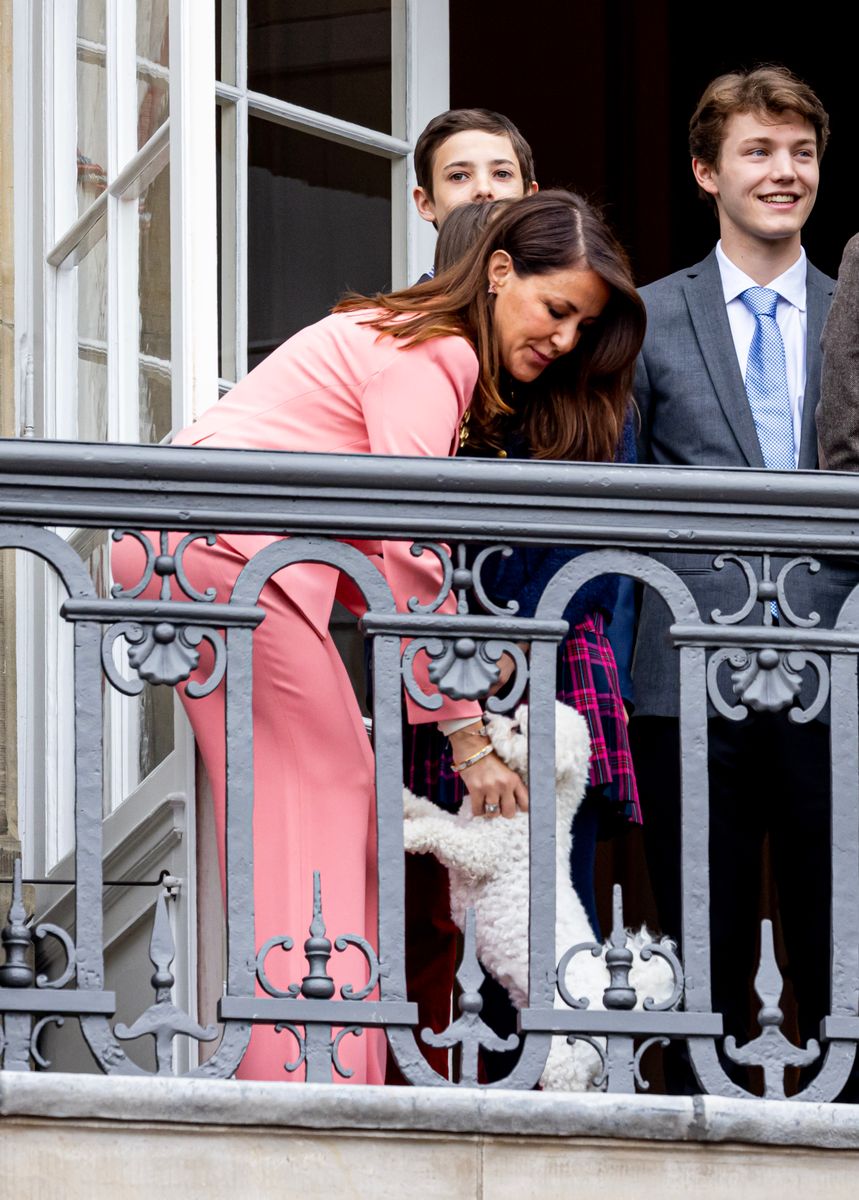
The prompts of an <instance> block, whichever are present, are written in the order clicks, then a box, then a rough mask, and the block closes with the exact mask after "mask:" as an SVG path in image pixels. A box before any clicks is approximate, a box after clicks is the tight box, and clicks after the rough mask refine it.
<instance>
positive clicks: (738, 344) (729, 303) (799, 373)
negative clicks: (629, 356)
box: [716, 242, 808, 462]
mask: <svg viewBox="0 0 859 1200" xmlns="http://www.w3.org/2000/svg"><path fill="white" fill-rule="evenodd" d="M716 261H717V262H718V264H719V274H720V275H721V277H722V291H723V293H724V296H725V305H726V307H727V310H728V321H729V322H730V325H731V336H732V337H733V339H734V349H735V350H736V352H737V361H738V362H739V364H740V371H741V372H742V376H743V382H745V379H746V365H747V363H748V360H749V348H750V346H751V344H752V337H753V336H754V332H755V324H756V321H755V317H754V314H753V313H752V312H751V311H750V310H749V309H748V308H747V307H746V305H745V304H744V303H743V301H742V300H741V299H740V296H741V294H742V293H743V292H744V291H745V290H746V288H750V287H760V286H761V285H760V284H759V283H756V282H755V280H754V279H751V278H750V277H749V276H748V275H747V274H746V273H745V271H741V270H740V268H739V267H738V266H736V265H735V264H734V263H732V262H731V260H730V259H729V258H728V256H727V255H726V254H725V252H724V250H723V249H722V243H721V242H718V243H717V245H716ZM806 273H807V259H806V257H805V251H804V250H803V249H802V248H800V251H799V258H798V259H797V260H796V262H795V263H794V264H793V266H792V267H788V269H787V270H786V271H785V272H784V273H783V274H781V275H779V276H778V278H777V279H773V281H772V282H771V283H768V284H767V285H766V286H767V287H768V288H771V289H772V290H773V291H774V292H778V305H777V307H776V313H775V319H776V321H777V323H778V327H779V329H780V330H781V336H782V341H783V342H784V354H785V361H786V365H787V386H788V391H789V392H790V409H791V413H792V415H793V453H794V462H799V442H800V438H801V436H802V405H803V400H804V398H805V344H806V329H807V324H808V318H807V314H806V308H805V280H806Z"/></svg>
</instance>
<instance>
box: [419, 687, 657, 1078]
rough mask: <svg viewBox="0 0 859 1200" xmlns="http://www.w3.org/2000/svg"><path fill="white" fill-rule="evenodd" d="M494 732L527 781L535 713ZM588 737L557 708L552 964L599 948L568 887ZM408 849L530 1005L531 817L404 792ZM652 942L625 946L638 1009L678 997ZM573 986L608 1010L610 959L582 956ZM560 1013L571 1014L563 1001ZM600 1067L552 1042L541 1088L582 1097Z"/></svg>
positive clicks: (579, 1051) (490, 964)
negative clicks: (444, 875)
mask: <svg viewBox="0 0 859 1200" xmlns="http://www.w3.org/2000/svg"><path fill="white" fill-rule="evenodd" d="M488 724H489V732H490V737H491V739H492V744H493V746H494V747H495V750H496V751H497V753H498V754H499V756H500V757H501V758H503V759H504V761H505V762H506V763H508V764H509V766H511V767H512V768H513V769H514V770H515V771H517V772H518V773H519V774H520V775H521V776H522V777H523V779H526V780H527V776H528V709H527V706H526V705H521V706H520V707H519V708H518V709H517V710H516V714H515V718H514V719H512V720H511V719H510V718H509V717H502V716H494V717H492V718H491V719H490V720H489V723H488ZM589 759H590V738H589V735H588V729H587V724H586V723H585V720H584V718H583V717H582V716H581V715H580V714H579V713H577V712H576V711H575V709H572V708H570V707H568V706H567V705H564V704H560V703H558V704H556V793H557V828H556V847H557V848H556V856H555V858H556V861H555V869H556V878H557V883H556V911H555V918H556V919H555V961H556V962H558V961H559V960H560V958H561V956H562V955H563V954H564V952H565V951H566V950H568V949H569V948H570V947H571V946H574V945H576V944H578V943H580V942H593V941H594V933H593V930H592V929H591V927H590V924H589V922H588V918H587V916H586V915H585V910H584V908H583V907H582V903H581V901H580V899H579V897H578V895H577V894H576V892H575V890H574V888H573V887H572V884H571V882H570V848H571V845H572V834H571V825H572V821H573V817H574V816H575V813H576V810H577V809H578V807H579V805H580V804H581V802H582V798H583V796H584V794H585V787H586V785H587V779H588V763H589ZM403 800H404V809H405V843H406V849H407V850H409V851H411V852H412V853H416V854H434V855H435V857H436V858H437V859H438V860H439V861H440V862H441V863H443V864H444V865H445V866H446V867H447V868H448V872H449V874H450V903H451V915H452V916H453V919H454V921H455V922H456V923H457V925H458V926H459V927H460V929H462V928H463V927H464V925H465V913H466V910H467V909H469V908H473V909H474V914H475V932H476V940H477V953H478V956H479V958H480V961H481V962H482V963H483V965H484V967H485V968H486V969H487V970H488V971H489V972H490V973H491V974H492V975H493V976H494V977H495V978H496V979H497V980H498V981H499V983H501V984H503V986H504V987H505V988H506V989H507V991H508V993H509V994H510V998H511V1000H512V1001H513V1003H514V1004H515V1005H516V1007H517V1008H524V1007H525V1006H526V1005H527V1003H528V893H529V889H528V874H529V871H528V817H527V815H526V814H525V813H518V814H517V815H516V816H515V817H513V818H512V819H510V820H506V819H504V818H500V817H499V818H495V819H493V820H487V819H486V818H484V817H473V816H472V812H471V804H470V801H469V800H468V799H466V800H465V802H464V803H463V805H462V809H461V811H460V812H459V813H458V814H456V815H454V814H452V813H448V812H445V811H443V810H442V809H440V808H437V807H436V806H435V805H434V804H430V803H429V801H427V800H422V799H419V798H418V797H417V796H414V795H413V794H412V793H411V792H409V791H408V790H406V791H405V792H404V797H403ZM650 941H651V939H650V937H649V935H648V934H647V932H646V931H645V930H642V931H641V932H640V933H638V934H635V935H630V936H629V937H628V939H627V945H628V946H629V948H630V949H632V950H633V953H634V956H635V964H634V966H633V968H632V970H631V972H630V986H632V987H635V988H636V990H637V991H638V1003H637V1005H636V1007H639V1008H640V1007H641V1004H642V1002H643V1000H644V999H645V998H646V997H648V996H652V997H653V998H654V999H657V1000H663V999H665V998H666V997H667V996H669V995H670V994H671V990H672V984H673V981H672V978H671V971H670V968H669V967H668V965H667V963H665V962H664V961H663V960H662V959H660V958H658V957H656V956H654V957H653V958H651V959H650V960H649V961H647V962H644V961H643V960H642V958H641V956H640V954H639V951H640V949H641V948H642V947H644V946H646V945H647V944H648V943H649V942H650ZM566 983H567V986H568V988H569V991H570V992H571V994H572V995H573V996H574V997H576V998H577V999H578V998H580V997H587V999H588V1001H589V1007H590V1008H594V1009H602V1008H603V1007H604V1005H603V992H604V991H605V989H606V988H607V987H608V985H609V974H608V970H607V968H606V965H605V962H604V957H593V956H592V955H591V954H588V953H580V954H577V955H576V956H575V957H574V959H573V961H572V962H571V964H570V966H569V969H568V971H567V976H566ZM555 1007H556V1008H564V1007H565V1004H564V1001H563V1000H562V998H561V997H560V995H558V994H557V992H556V995H555ZM598 1069H599V1061H598V1057H597V1054H596V1052H595V1051H594V1049H593V1048H592V1047H590V1046H588V1045H587V1043H585V1042H582V1041H576V1042H574V1043H573V1044H572V1045H569V1044H568V1043H567V1042H566V1039H565V1038H563V1037H555V1038H553V1039H552V1050H551V1052H550V1054H549V1058H548V1061H547V1063H546V1067H545V1070H544V1072H543V1075H542V1078H541V1080H540V1082H541V1084H542V1086H543V1087H544V1088H552V1089H558V1090H566V1091H584V1090H586V1089H587V1088H588V1087H592V1086H594V1080H595V1078H596V1076H597V1073H598Z"/></svg>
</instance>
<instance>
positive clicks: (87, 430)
mask: <svg viewBox="0 0 859 1200" xmlns="http://www.w3.org/2000/svg"><path fill="white" fill-rule="evenodd" d="M75 270H76V272H77V285H78V395H77V431H76V434H72V436H77V437H78V438H79V439H80V440H81V441H84V442H104V441H106V440H107V437H108V424H107V353H108V350H107V238H101V239H100V240H99V241H98V242H96V244H95V245H94V246H93V248H92V249H91V250H90V252H89V253H88V254H87V255H86V257H85V258H84V259H82V260H81V262H80V264H79V266H77V267H76V268H75ZM62 419H63V414H62V413H59V414H58V423H59V422H62ZM63 432H64V433H66V431H65V430H63ZM66 435H67V436H68V433H66Z"/></svg>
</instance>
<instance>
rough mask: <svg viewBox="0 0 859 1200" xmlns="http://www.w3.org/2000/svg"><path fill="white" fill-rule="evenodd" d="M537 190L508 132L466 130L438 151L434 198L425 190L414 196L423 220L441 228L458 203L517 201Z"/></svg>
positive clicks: (419, 190)
mask: <svg viewBox="0 0 859 1200" xmlns="http://www.w3.org/2000/svg"><path fill="white" fill-rule="evenodd" d="M536 190H537V185H536V183H533V182H532V181H531V180H528V181H527V186H526V181H525V180H524V179H523V178H522V170H521V168H520V166H519V160H518V159H517V158H516V154H515V151H514V150H513V145H512V143H511V141H510V138H509V137H508V136H507V134H506V133H487V132H486V131H485V130H483V129H464V130H462V131H461V132H460V133H454V134H452V135H451V136H450V137H449V138H447V139H446V140H445V141H443V142H442V143H441V145H440V146H439V147H438V149H437V150H436V152H435V155H434V157H433V164H432V198H430V196H429V195H428V194H427V191H426V189H425V188H422V187H417V188H415V190H414V193H413V194H414V200H415V204H416V205H417V209H418V212H419V213H420V214H421V216H422V217H423V219H424V220H425V221H432V222H433V223H434V224H436V225H440V224H441V223H442V221H443V220H444V219H445V217H446V216H447V214H448V213H449V212H450V210H451V209H452V208H456V206H457V205H458V204H480V203H482V202H484V201H487V200H501V199H504V198H507V197H513V198H514V199H515V198H517V197H519V196H524V195H525V193H526V191H527V192H536Z"/></svg>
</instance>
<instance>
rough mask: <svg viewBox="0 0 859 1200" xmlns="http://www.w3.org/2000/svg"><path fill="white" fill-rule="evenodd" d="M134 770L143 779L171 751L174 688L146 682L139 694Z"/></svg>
mask: <svg viewBox="0 0 859 1200" xmlns="http://www.w3.org/2000/svg"><path fill="white" fill-rule="evenodd" d="M137 703H138V704H139V706H140V709H139V714H138V717H139V722H140V723H139V725H138V738H139V740H138V743H137V748H138V750H137V769H138V778H139V779H140V781H141V782H142V781H143V780H144V779H145V778H146V776H147V775H149V774H150V772H151V771H154V770H155V768H156V767H157V766H158V764H159V763H162V762H163V761H164V759H165V758H166V757H167V755H168V754H172V753H173V689H172V688H171V687H164V686H159V687H154V686H153V685H152V684H151V683H147V684H146V686H145V687H144V689H143V691H142V692H141V693H140V696H139V698H138V701H137Z"/></svg>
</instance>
